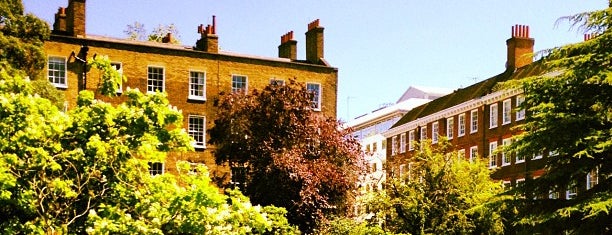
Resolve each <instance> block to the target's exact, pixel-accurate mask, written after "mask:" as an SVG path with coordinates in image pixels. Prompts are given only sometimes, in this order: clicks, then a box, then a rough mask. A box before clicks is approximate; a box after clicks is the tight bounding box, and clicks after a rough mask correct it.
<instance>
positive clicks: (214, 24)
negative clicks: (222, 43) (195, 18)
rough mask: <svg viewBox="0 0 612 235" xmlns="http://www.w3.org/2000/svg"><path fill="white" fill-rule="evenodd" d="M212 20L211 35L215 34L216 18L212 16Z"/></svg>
mask: <svg viewBox="0 0 612 235" xmlns="http://www.w3.org/2000/svg"><path fill="white" fill-rule="evenodd" d="M212 18H213V19H212V21H213V22H212V34H217V17H216V16H215V15H213V16H212Z"/></svg>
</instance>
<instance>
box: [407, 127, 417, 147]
mask: <svg viewBox="0 0 612 235" xmlns="http://www.w3.org/2000/svg"><path fill="white" fill-rule="evenodd" d="M415 138H416V132H415V130H411V131H409V132H408V150H409V151H413V150H414V141H415Z"/></svg>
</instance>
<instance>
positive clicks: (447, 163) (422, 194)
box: [369, 140, 504, 234]
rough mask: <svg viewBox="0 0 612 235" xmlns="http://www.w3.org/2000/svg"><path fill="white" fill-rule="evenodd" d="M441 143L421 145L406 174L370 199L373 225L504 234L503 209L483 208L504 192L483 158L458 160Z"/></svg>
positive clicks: (425, 231)
mask: <svg viewBox="0 0 612 235" xmlns="http://www.w3.org/2000/svg"><path fill="white" fill-rule="evenodd" d="M450 150H451V148H450V144H449V143H448V142H447V141H445V140H443V141H441V142H439V143H437V144H436V145H435V146H433V147H432V146H430V143H429V142H427V143H425V142H424V143H421V145H420V147H419V150H417V151H415V155H414V156H413V157H414V158H413V160H411V161H409V162H408V163H407V165H406V166H405V168H404V169H405V171H404V172H401V173H400V172H395V173H394V177H391V178H388V179H387V186H386V190H385V191H382V192H377V193H374V194H372V195H370V199H369V204H370V210H371V211H372V212H373V213H374V217H373V219H372V220H373V223H383V224H384V228H385V230H386V231H387V232H391V233H402V234H406V233H407V234H501V233H503V231H504V228H503V224H502V220H501V214H500V211H499V210H495V209H491V208H489V207H484V206H483V205H484V204H486V203H488V202H489V201H491V200H492V199H493V198H495V197H496V195H497V194H499V193H501V192H502V191H503V189H502V185H501V183H500V182H495V181H493V180H492V179H491V178H490V174H491V171H490V170H489V169H488V168H487V167H486V164H485V163H484V162H482V161H481V160H479V159H476V160H475V161H474V162H469V161H466V160H465V159H460V158H459V157H458V156H457V153H456V152H454V151H450Z"/></svg>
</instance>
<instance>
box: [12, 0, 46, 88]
mask: <svg viewBox="0 0 612 235" xmlns="http://www.w3.org/2000/svg"><path fill="white" fill-rule="evenodd" d="M50 32H51V31H50V30H49V25H48V24H47V23H46V22H45V21H43V20H41V19H39V18H37V17H36V16H34V15H32V14H27V15H24V10H23V5H22V4H21V1H14V0H0V61H1V63H0V67H1V68H4V69H5V70H6V71H8V69H11V71H8V72H9V73H11V74H12V73H14V70H13V69H12V68H19V70H22V71H25V73H26V74H27V75H28V76H30V77H31V78H33V79H36V78H39V77H42V74H41V72H42V69H43V68H44V66H45V61H46V58H45V52H44V50H43V48H42V46H43V40H45V39H47V38H48V37H49V34H50Z"/></svg>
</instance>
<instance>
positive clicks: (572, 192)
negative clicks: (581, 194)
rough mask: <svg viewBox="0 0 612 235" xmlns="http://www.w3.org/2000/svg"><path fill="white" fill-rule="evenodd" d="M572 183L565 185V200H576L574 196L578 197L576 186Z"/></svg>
mask: <svg viewBox="0 0 612 235" xmlns="http://www.w3.org/2000/svg"><path fill="white" fill-rule="evenodd" d="M574 182H575V181H574ZM574 182H570V183H569V184H568V185H567V189H566V190H565V199H566V200H571V199H574V198H576V195H578V186H577V185H576V183H574Z"/></svg>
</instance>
